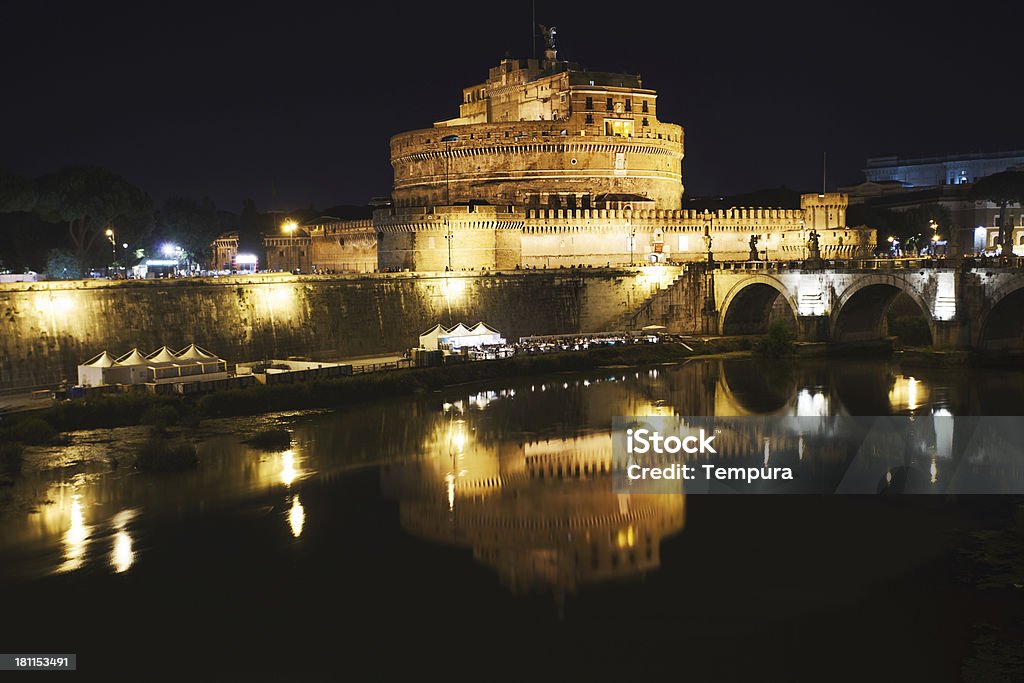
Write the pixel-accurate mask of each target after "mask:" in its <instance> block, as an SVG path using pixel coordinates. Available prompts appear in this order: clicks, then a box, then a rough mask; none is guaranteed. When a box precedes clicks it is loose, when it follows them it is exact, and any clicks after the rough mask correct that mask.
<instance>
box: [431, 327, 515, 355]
mask: <svg viewBox="0 0 1024 683" xmlns="http://www.w3.org/2000/svg"><path fill="white" fill-rule="evenodd" d="M438 342H439V343H440V344H442V345H447V346H450V347H451V348H452V349H460V348H463V347H467V346H475V347H480V346H487V345H492V344H504V343H505V339H504V338H503V337H502V336H501V334H499V333H498V331H497V330H494V329H493V328H491V327H488V326H487V325H485V324H484V323H482V322H481V323H477V324H476V325H474V326H473V329H469V328H468V327H466V326H465V325H463V324H462V323H459V324H458V325H456V326H455V327H453V328H452V329H450V330H448V331H447V332H445V333H444V334H442V335H440V336H439V337H438Z"/></svg>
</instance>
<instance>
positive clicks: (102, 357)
mask: <svg viewBox="0 0 1024 683" xmlns="http://www.w3.org/2000/svg"><path fill="white" fill-rule="evenodd" d="M115 363H117V359H116V358H114V357H113V356H111V355H110V354H109V353H107V352H106V351H103V352H101V353H99V354H97V355H95V356H93V357H92V358H90V359H89V360H87V361H86V362H84V363H82V365H81V366H80V367H90V368H109V367H110V366H111V365H114V364H115Z"/></svg>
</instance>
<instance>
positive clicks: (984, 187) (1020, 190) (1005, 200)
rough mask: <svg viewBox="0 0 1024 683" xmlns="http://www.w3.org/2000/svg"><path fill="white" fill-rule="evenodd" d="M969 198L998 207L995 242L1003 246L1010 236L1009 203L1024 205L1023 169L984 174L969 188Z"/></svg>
mask: <svg viewBox="0 0 1024 683" xmlns="http://www.w3.org/2000/svg"><path fill="white" fill-rule="evenodd" d="M970 197H971V199H973V200H975V201H986V202H992V203H993V204H995V205H996V206H998V207H999V235H998V236H997V237H996V239H997V240H998V241H997V244H999V245H1000V246H1005V245H1006V242H1007V239H1008V238H1009V237H1010V235H1009V234H1008V233H1009V229H1008V228H1009V227H1010V216H1009V215H1008V212H1007V210H1006V209H1007V208H1008V207H1009V206H1010V204H1019V205H1021V206H1024V171H1003V172H1002V173H994V174H992V175H990V176H986V177H984V178H982V179H981V180H979V181H978V182H977V183H975V185H974V187H972V188H971V193H970Z"/></svg>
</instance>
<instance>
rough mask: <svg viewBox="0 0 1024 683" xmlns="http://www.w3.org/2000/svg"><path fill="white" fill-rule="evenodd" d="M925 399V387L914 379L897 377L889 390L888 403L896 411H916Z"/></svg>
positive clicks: (926, 394) (926, 395)
mask: <svg viewBox="0 0 1024 683" xmlns="http://www.w3.org/2000/svg"><path fill="white" fill-rule="evenodd" d="M927 399H928V389H927V387H926V386H925V385H924V384H923V383H922V382H920V381H918V380H917V379H916V378H914V377H909V376H904V375H897V376H896V379H895V380H894V381H893V385H892V389H890V390H889V403H890V405H892V407H893V408H895V409H897V410H899V409H901V408H903V407H904V406H905V407H906V409H907V410H917V409H918V408H920V407H921V405H922V404H923V403H924V402H925V401H927Z"/></svg>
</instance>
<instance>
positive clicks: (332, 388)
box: [0, 338, 750, 443]
mask: <svg viewBox="0 0 1024 683" xmlns="http://www.w3.org/2000/svg"><path fill="white" fill-rule="evenodd" d="M749 347H750V341H749V340H746V339H737V338H733V339H711V340H707V341H704V342H688V343H687V346H683V345H682V344H679V343H675V342H663V343H659V344H637V345H633V346H615V347H606V348H598V349H590V350H587V351H574V352H565V353H550V354H539V355H525V354H524V355H517V356H513V357H512V358H506V359H501V360H489V361H474V362H467V363H458V364H452V365H447V366H444V367H432V368H410V369H404V370H394V371H390V372H380V373H371V374H364V375H354V376H350V377H341V378H335V379H330V380H323V381H317V382H303V383H296V384H279V385H257V386H253V387H247V388H245V389H236V390H229V391H222V392H217V393H212V394H206V395H203V396H200V397H191V396H155V395H150V394H125V395H105V396H100V397H97V398H95V399H89V400H82V401H63V402H61V403H57V404H55V405H52V406H50V407H48V408H43V409H39V410H34V411H31V412H25V413H18V414H14V415H9V416H7V419H6V422H5V425H4V429H3V430H0V437H3V436H8V437H9V438H11V439H12V440H15V433H16V432H17V431H19V430H20V431H24V427H23V425H24V424H26V423H32V424H39V423H45V424H46V425H48V426H49V427H50V428H51V429H52V430H53V431H54V432H68V431H74V430H79V429H102V428H114V427H128V426H134V425H153V426H159V427H166V426H171V425H185V426H188V425H195V424H198V422H199V421H200V420H202V419H205V418H216V417H234V416H241V415H257V414H260V413H267V412H273V411H282V410H308V409H317V408H334V407H338V406H342V405H345V404H350V403H358V402H365V401H370V400H374V399H379V398H392V397H397V396H403V395H409V394H415V393H423V392H427V391H435V390H439V389H443V388H446V387H450V386H456V385H460V384H466V383H469V382H478V381H485V380H492V379H501V378H508V377H522V376H529V375H543V374H550V373H555V372H575V371H580V370H590V369H594V368H598V367H602V366H609V365H620V366H640V365H656V364H663V363H678V362H681V361H684V360H687V359H689V358H696V357H699V356H708V355H715V354H722V353H729V352H737V351H744V350H747V349H749ZM19 425H22V426H19ZM40 431H45V430H40ZM27 443H28V442H27Z"/></svg>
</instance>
